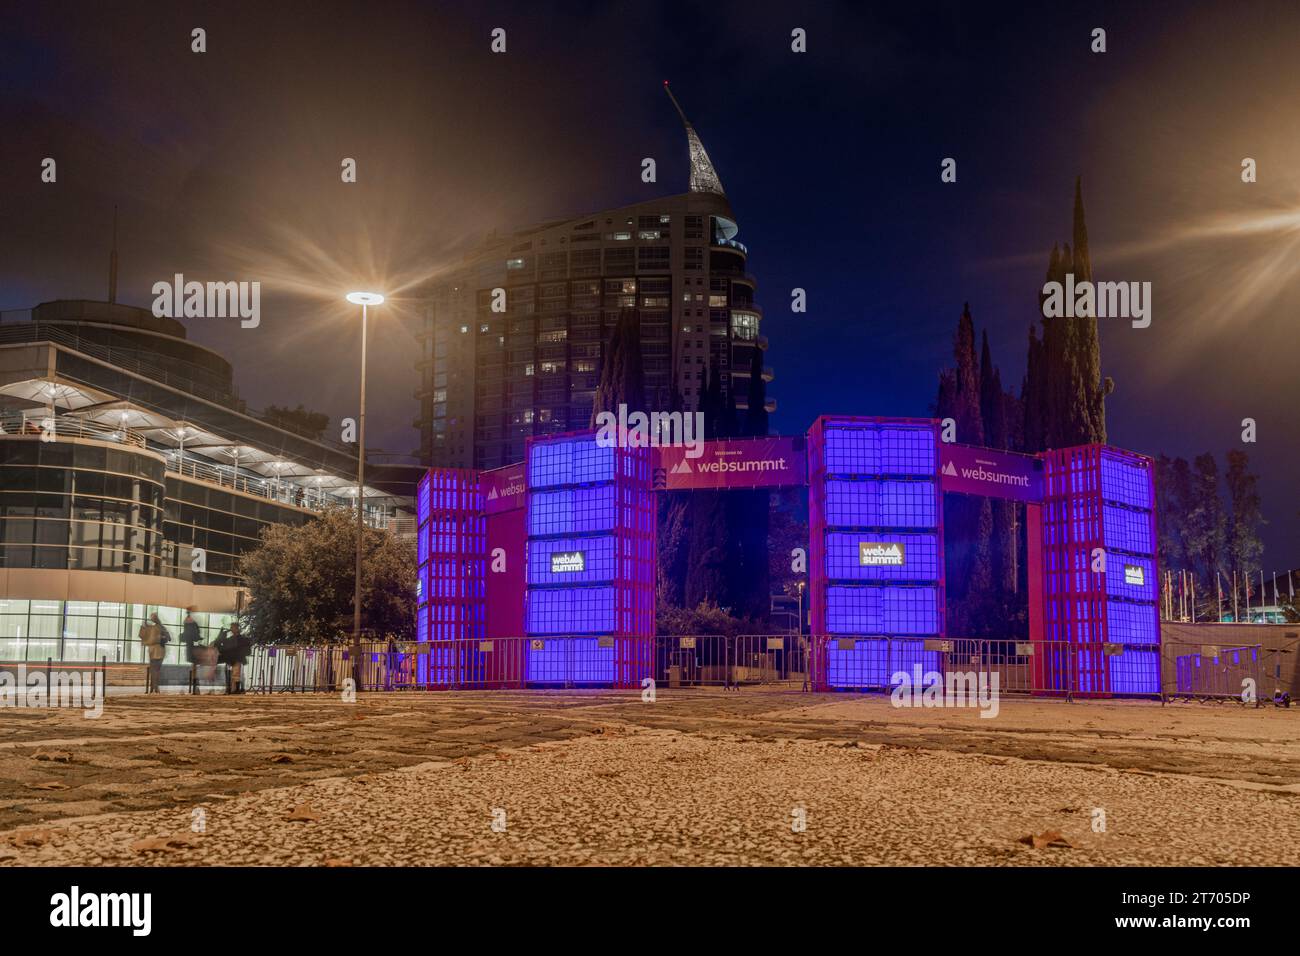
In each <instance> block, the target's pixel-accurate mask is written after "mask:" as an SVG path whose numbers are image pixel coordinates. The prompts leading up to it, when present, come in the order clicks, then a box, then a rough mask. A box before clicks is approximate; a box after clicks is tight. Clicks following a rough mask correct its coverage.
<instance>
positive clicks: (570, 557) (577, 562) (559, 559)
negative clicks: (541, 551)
mask: <svg viewBox="0 0 1300 956" xmlns="http://www.w3.org/2000/svg"><path fill="white" fill-rule="evenodd" d="M585 570H587V555H586V553H585V552H583V551H556V552H555V553H554V554H552V555H551V573H552V574H563V573H565V572H569V571H585Z"/></svg>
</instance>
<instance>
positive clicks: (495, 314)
mask: <svg viewBox="0 0 1300 956" xmlns="http://www.w3.org/2000/svg"><path fill="white" fill-rule="evenodd" d="M674 103H675V101H674ZM683 121H684V122H685V117H683ZM685 125H686V132H687V141H688V148H689V151H690V157H691V179H690V189H689V191H688V192H686V193H683V194H681V195H677V196H668V197H664V198H662V199H655V200H650V201H647V202H642V203H636V204H634V205H631V206H623V207H620V208H617V209H608V210H604V211H602V212H597V213H592V214H590V215H585V216H581V217H578V218H574V219H568V220H563V221H559V222H551V223H545V224H542V225H538V226H533V227H531V228H527V229H521V230H519V231H517V232H514V233H512V234H510V235H507V236H498V235H494V236H492V237H490V238H489V239H487V240H485V241H484V242H483V243H482V244H481V245H480V246H479V247H478V248H477V249H476V250H475V251H474V252H473V253H472V254H471V255H469V256H468V257H466V259H465V260H464V261H463V262H462V263H461V264H460V266H459V267H458V268H456V269H454V270H452V272H451V273H450V274H449V275H447V276H446V277H444V278H443V279H442V280H440V281H439V283H438V284H436V285H435V286H434V287H432V288H431V289H430V290H429V294H428V302H427V308H426V313H425V320H424V324H423V330H422V336H423V337H422V351H421V355H420V358H419V360H418V362H417V368H418V370H419V371H420V373H421V386H420V389H419V391H418V397H419V399H420V417H419V418H418V419H417V420H416V423H415V424H416V427H417V428H418V429H419V431H420V454H421V457H422V459H423V460H424V462H425V463H426V464H428V465H432V466H435V467H457V468H479V469H490V468H498V467H503V466H506V465H510V464H513V463H515V462H519V461H522V460H523V458H524V452H525V443H526V441H527V440H528V439H529V438H532V437H541V436H547V435H558V434H563V433H565V432H569V431H574V430H578V429H585V428H587V427H588V426H589V425H590V422H591V411H592V403H593V398H594V395H595V392H596V387H597V384H598V383H599V381H600V370H601V363H602V359H603V356H604V351H605V349H606V347H607V345H608V342H609V339H610V336H611V334H612V332H613V330H614V327H615V325H616V324H617V323H618V321H619V318H620V316H621V315H623V314H624V313H625V312H628V311H631V312H633V313H634V314H635V315H636V317H637V318H638V320H639V323H640V339H641V358H642V365H643V368H644V372H645V396H646V403H647V405H648V406H649V407H648V408H647V409H645V410H646V411H655V410H664V411H667V410H672V409H674V408H677V407H680V408H682V409H684V410H695V409H697V408H698V407H699V404H700V400H701V397H702V396H703V394H704V392H705V389H706V388H707V385H708V381H709V375H710V374H711V370H716V371H717V374H718V375H719V377H720V379H721V387H722V392H723V396H724V399H727V400H730V399H731V398H732V397H733V396H734V400H735V402H736V405H737V408H738V409H740V410H742V411H743V410H744V409H746V408H747V407H748V394H749V388H748V380H749V376H750V374H751V367H752V363H753V353H754V351H755V350H758V351H759V352H760V353H761V352H764V351H765V350H766V349H767V345H768V343H767V339H766V338H765V337H764V336H763V335H762V334H761V333H760V331H759V327H760V323H761V320H762V310H761V309H760V308H759V306H758V305H757V303H756V301H755V291H756V283H755V280H754V277H753V275H751V274H750V272H749V271H748V266H747V261H748V250H747V249H746V248H745V246H744V245H743V244H741V243H740V242H738V241H737V239H736V235H737V233H738V231H739V227H738V226H737V223H736V218H735V216H734V214H733V213H732V210H731V206H730V203H729V202H728V201H727V197H726V195H725V193H724V192H723V190H722V184H721V182H720V181H719V179H718V177H717V174H716V172H715V171H714V169H713V167H712V165H711V163H710V162H709V159H708V155H707V154H706V153H705V152H704V147H703V146H702V145H701V144H700V141H699V137H698V136H696V135H695V131H694V129H693V128H692V127H691V126H690V124H689V123H686V124H685ZM762 374H763V376H764V378H765V379H766V380H769V381H770V380H771V378H772V371H771V369H770V368H768V367H767V366H763V373H762ZM675 403H677V404H675ZM767 407H768V409H769V410H775V407H776V403H775V401H774V400H770V399H769V400H768V401H767Z"/></svg>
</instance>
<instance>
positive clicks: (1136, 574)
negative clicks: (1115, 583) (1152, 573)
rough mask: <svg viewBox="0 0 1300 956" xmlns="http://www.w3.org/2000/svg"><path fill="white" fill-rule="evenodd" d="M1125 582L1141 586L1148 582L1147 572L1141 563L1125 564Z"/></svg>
mask: <svg viewBox="0 0 1300 956" xmlns="http://www.w3.org/2000/svg"><path fill="white" fill-rule="evenodd" d="M1124 583H1125V584H1136V585H1139V586H1141V585H1144V584H1146V583H1147V577H1146V572H1144V571H1143V570H1142V566H1141V565H1140V564H1126V565H1124Z"/></svg>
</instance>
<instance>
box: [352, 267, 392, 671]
mask: <svg viewBox="0 0 1300 956" xmlns="http://www.w3.org/2000/svg"><path fill="white" fill-rule="evenodd" d="M347 300H348V301H349V302H351V303H352V304H353V305H359V306H361V410H360V414H359V415H358V416H357V579H356V584H355V587H354V590H353V592H352V679H353V681H354V683H355V684H356V689H357V690H360V689H361V539H362V537H363V536H364V533H365V510H364V508H365V504H364V502H365V487H366V321H367V319H368V314H367V310H368V309H369V307H370V306H372V305H380V304H381V303H382V302H383V301H384V297H383V296H382V295H380V294H379V293H378V292H349V293H348V295H347Z"/></svg>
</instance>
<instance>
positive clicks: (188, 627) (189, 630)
mask: <svg viewBox="0 0 1300 956" xmlns="http://www.w3.org/2000/svg"><path fill="white" fill-rule="evenodd" d="M181 643H182V644H184V645H185V661H186V663H189V664H193V663H195V661H196V659H195V657H194V645H195V644H202V643H203V635H202V634H201V633H199V622H198V621H196V620H194V608H192V607H187V608H186V609H185V623H184V625H183V626H182V627H181Z"/></svg>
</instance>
